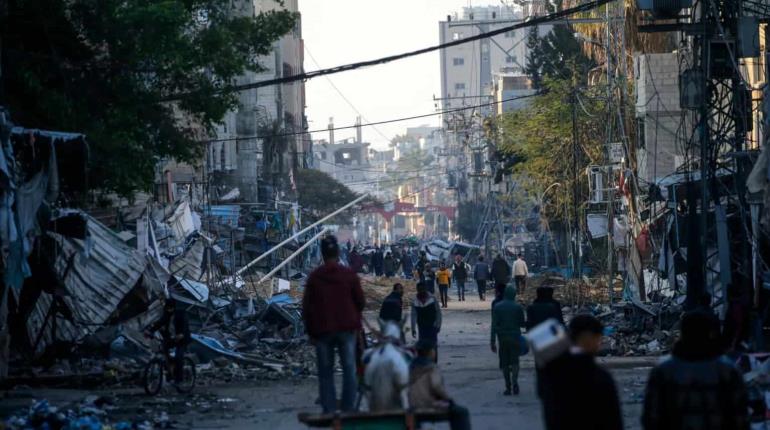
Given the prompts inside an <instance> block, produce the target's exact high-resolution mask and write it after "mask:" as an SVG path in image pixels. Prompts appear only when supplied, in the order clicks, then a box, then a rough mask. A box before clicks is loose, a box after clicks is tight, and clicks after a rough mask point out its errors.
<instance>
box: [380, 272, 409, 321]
mask: <svg viewBox="0 0 770 430" xmlns="http://www.w3.org/2000/svg"><path fill="white" fill-rule="evenodd" d="M403 305H404V286H403V285H401V284H400V283H396V284H395V285H393V291H392V292H391V293H390V294H388V295H387V296H386V297H385V300H383V301H382V305H381V306H380V319H381V320H383V321H391V322H394V323H396V324H398V326H399V327H401V318H402V314H403Z"/></svg>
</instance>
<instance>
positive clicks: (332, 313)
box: [302, 236, 364, 413]
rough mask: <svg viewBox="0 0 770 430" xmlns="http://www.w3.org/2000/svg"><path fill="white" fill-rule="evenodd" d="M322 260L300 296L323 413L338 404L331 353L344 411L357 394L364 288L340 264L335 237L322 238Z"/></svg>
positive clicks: (333, 408) (347, 409) (349, 407)
mask: <svg viewBox="0 0 770 430" xmlns="http://www.w3.org/2000/svg"><path fill="white" fill-rule="evenodd" d="M321 255H322V256H323V259H324V263H323V265H322V266H321V267H319V268H317V269H315V270H314V271H313V272H312V273H311V274H310V276H309V277H308V280H307V284H306V286H305V296H304V297H303V300H302V316H303V319H304V321H305V329H306V330H307V334H308V336H309V337H310V340H311V342H312V343H313V344H314V345H315V347H316V356H317V366H318V391H319V397H320V399H321V407H322V408H323V411H324V413H331V412H334V411H336V410H337V409H338V408H337V393H336V390H335V388H334V355H335V350H336V351H337V353H338V354H339V357H340V364H341V366H342V404H341V409H342V410H343V411H352V410H353V407H354V402H355V397H356V390H357V388H356V336H357V334H358V331H359V330H360V329H361V312H362V311H363V309H364V292H363V290H362V289H361V283H360V281H359V279H358V275H356V273H355V272H353V271H352V270H350V269H348V268H347V267H343V266H341V265H340V264H339V262H338V260H339V255H340V247H339V244H338V243H337V238H335V237H334V236H327V237H326V238H324V239H323V240H322V241H321Z"/></svg>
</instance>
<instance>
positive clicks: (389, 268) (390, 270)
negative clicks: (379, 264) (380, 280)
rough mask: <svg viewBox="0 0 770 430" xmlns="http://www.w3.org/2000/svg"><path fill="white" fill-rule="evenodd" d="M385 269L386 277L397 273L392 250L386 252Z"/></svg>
mask: <svg viewBox="0 0 770 430" xmlns="http://www.w3.org/2000/svg"><path fill="white" fill-rule="evenodd" d="M383 270H384V271H385V277H386V278H392V277H393V276H395V274H396V259H395V258H393V254H391V253H390V252H388V253H387V254H385V259H384V260H383Z"/></svg>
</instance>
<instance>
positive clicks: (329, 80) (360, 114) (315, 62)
mask: <svg viewBox="0 0 770 430" xmlns="http://www.w3.org/2000/svg"><path fill="white" fill-rule="evenodd" d="M305 52H307V55H308V57H310V61H312V62H313V64H315V66H316V67H318V68H319V69H320V68H321V65H320V64H318V61H316V59H315V57H314V56H313V54H312V53H311V52H310V49H309V48H308V47H307V43H305ZM324 78H326V81H327V82H329V85H331V87H332V88H334V91H336V92H337V94H339V95H340V97H341V98H342V100H344V101H345V103H347V104H348V106H350V108H351V109H353V111H354V112H355V113H357V114H358V116H360V117H361V118H362V119H363V120H364V121H366V122H369V120H368V119H366V117H365V116H364V114H362V113H361V112H360V111H359V110H358V109H356V107H355V106H353V103H352V102H351V101H350V100H349V99H348V98H347V97H345V94H343V93H342V91H340V89H339V88H338V87H337V86H336V85H334V81H332V80H331V78H330V77H328V76H324ZM372 129H374V131H376V132H377V134H379V135H380V136H382V138H383V139H385V141H387V142H390V138H389V137H387V136H385V134H384V133H383V132H381V131H380V130H379V129H378V128H377V127H374V126H373V127H372ZM331 143H334V142H331Z"/></svg>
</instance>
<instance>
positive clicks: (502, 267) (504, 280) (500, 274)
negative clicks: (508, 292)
mask: <svg viewBox="0 0 770 430" xmlns="http://www.w3.org/2000/svg"><path fill="white" fill-rule="evenodd" d="M492 279H494V281H495V290H500V291H503V290H504V289H505V286H506V285H508V282H509V281H510V280H511V266H509V265H508V262H506V261H505V259H504V258H503V256H502V255H501V254H497V255H496V256H495V259H494V260H493V261H492Z"/></svg>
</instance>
